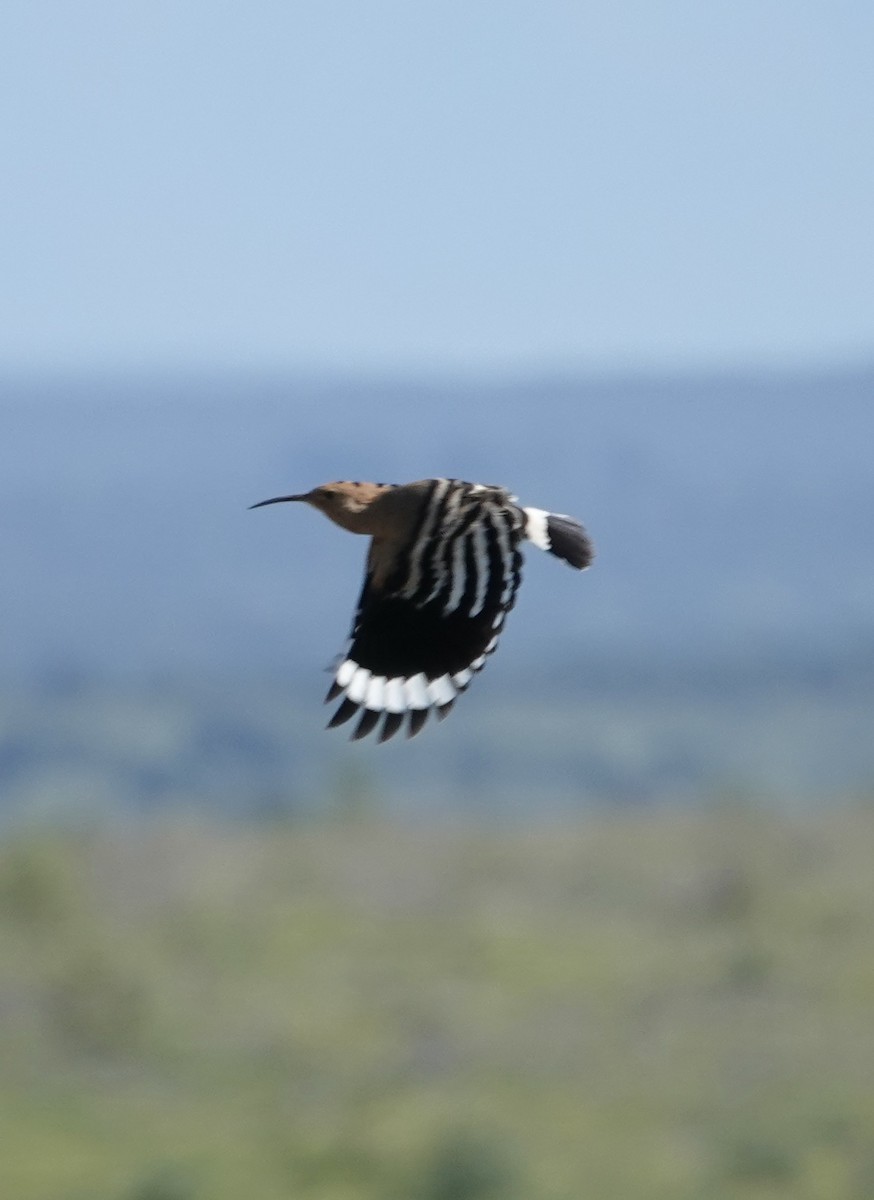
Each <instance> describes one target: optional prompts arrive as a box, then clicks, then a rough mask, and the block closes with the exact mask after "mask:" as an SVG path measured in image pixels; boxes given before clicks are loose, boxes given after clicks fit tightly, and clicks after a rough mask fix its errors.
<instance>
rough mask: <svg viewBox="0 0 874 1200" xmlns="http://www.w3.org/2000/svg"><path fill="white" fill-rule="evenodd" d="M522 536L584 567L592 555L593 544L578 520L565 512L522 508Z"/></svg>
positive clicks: (571, 564)
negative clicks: (523, 529)
mask: <svg viewBox="0 0 874 1200" xmlns="http://www.w3.org/2000/svg"><path fill="white" fill-rule="evenodd" d="M523 511H524V513H525V536H526V537H527V538H528V540H529V541H531V542H533V543H534V545H535V546H539V547H540V549H541V550H548V551H549V553H550V554H554V555H555V557H556V558H560V559H562V561H563V562H566V563H569V564H570V566H572V567H576V568H577V570H578V571H582V570H584V569H585V568H586V567H587V566H589V564H590V563H591V561H592V559H593V558H594V557H595V548H594V546H593V545H592V542H591V539H590V538H589V535H588V534H587V533H586V531H585V529H584V528H583V526H582V525H581V524H580V523H579V521H575V520H574V518H573V517H568V516H566V515H565V513H551V512H547V511H546V510H545V509H543V508H526V509H524V510H523Z"/></svg>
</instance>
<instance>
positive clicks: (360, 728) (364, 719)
mask: <svg viewBox="0 0 874 1200" xmlns="http://www.w3.org/2000/svg"><path fill="white" fill-rule="evenodd" d="M381 717H382V713H381V712H380V711H379V709H375V708H365V709H364V711H363V712H362V714H361V720H360V721H359V722H358V724H357V725H356V726H355V729H354V730H353V731H352V734H351V737H350V739H349V740H350V741H352V742H359V741H360V740H361V739H362V738H365V737H367V735H368V734H369V733H372V732H373V730H374V729H375V728H376V726H377V725H378V724H379V722H380V719H381Z"/></svg>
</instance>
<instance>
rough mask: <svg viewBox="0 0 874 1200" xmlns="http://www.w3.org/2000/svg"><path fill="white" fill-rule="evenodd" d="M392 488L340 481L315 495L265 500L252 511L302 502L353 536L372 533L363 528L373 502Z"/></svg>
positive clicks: (319, 488)
mask: <svg viewBox="0 0 874 1200" xmlns="http://www.w3.org/2000/svg"><path fill="white" fill-rule="evenodd" d="M390 486H391V485H390V484H385V483H359V482H357V481H356V482H355V483H352V482H350V481H348V480H338V481H337V482H335V483H323V484H320V485H319V487H314V488H313V489H312V491H309V492H301V493H300V494H299V495H294V496H274V497H273V499H272V500H261V501H260V502H259V503H258V504H253V505H252V508H263V507H264V505H265V504H285V503H287V502H289V501H291V500H302V501H304V503H305V504H311V505H312V507H313V508H317V509H318V510H319V512H323V513H324V514H325V516H326V517H329V518H330V519H331V520H332V521H334V522H335V523H336V524H337V525H340V526H342V528H343V529H348V530H350V531H351V532H352V533H368V532H370V530H369V529H367V528H364V527H362V517H363V515H364V514H366V512H367V509H368V508H369V506H370V505H371V504H372V502H373V501H374V500H375V499H376V497H377V496H379V495H380V494H381V493H382V492H384V491H386V490H387V489H388V488H389V487H390Z"/></svg>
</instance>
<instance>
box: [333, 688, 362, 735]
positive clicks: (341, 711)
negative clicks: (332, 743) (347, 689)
mask: <svg viewBox="0 0 874 1200" xmlns="http://www.w3.org/2000/svg"><path fill="white" fill-rule="evenodd" d="M359 707H360V706H359V705H358V704H356V703H355V701H354V700H350V699H349V697H348V696H347V697H346V698H345V699H344V701H343V703H342V704H341V705H340V707H339V708H338V709H337V711H336V712H335V713H334V715H333V717H331V719H330V721H329V722H328V724H327V726H326V728H327V729H336V728H337V726H338V725H345V723H346V722H347V721H350V720H351V719H352V718H353V717H354V716H355V714H356V713H357V712H358V709H359Z"/></svg>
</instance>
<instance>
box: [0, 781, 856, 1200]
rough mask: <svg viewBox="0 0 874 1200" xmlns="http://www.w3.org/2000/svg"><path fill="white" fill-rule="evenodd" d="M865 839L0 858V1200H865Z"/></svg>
mask: <svg viewBox="0 0 874 1200" xmlns="http://www.w3.org/2000/svg"><path fill="white" fill-rule="evenodd" d="M872 861H874V813H872V812H870V811H867V810H862V809H859V808H849V807H844V808H841V809H836V810H834V811H833V812H831V813H830V814H829V815H828V816H822V817H816V818H813V817H810V818H804V819H802V818H792V819H790V818H789V817H786V816H781V815H779V814H774V813H770V814H765V813H762V812H756V811H753V810H750V809H745V808H737V807H731V806H729V807H720V806H718V805H717V806H715V807H714V806H711V807H710V808H709V809H708V810H704V809H701V810H699V811H696V812H694V813H693V812H688V811H687V812H680V811H661V812H659V813H657V814H653V813H642V812H634V813H628V814H625V815H621V816H616V815H614V816H606V815H603V816H591V817H589V818H588V819H586V820H584V821H579V822H577V823H576V824H574V825H569V826H561V827H559V826H557V825H555V826H552V827H542V828H536V829H535V828H530V827H528V828H526V829H524V830H520V829H514V830H504V831H495V830H494V829H490V830H488V831H486V830H484V829H481V828H471V827H465V828H462V827H446V826H445V825H444V826H443V827H436V828H427V829H425V828H410V827H407V826H401V825H392V824H388V823H385V822H382V823H380V822H376V821H374V820H369V819H367V818H366V817H365V816H364V815H362V814H356V813H355V812H354V811H353V813H352V815H351V816H349V817H347V818H345V819H339V818H338V819H337V820H336V821H334V822H333V823H330V822H323V823H320V824H308V823H299V824H294V823H292V824H288V823H282V822H275V823H273V824H270V823H263V824H261V825H252V824H249V825H245V826H244V825H235V824H221V823H219V822H218V821H217V820H216V819H212V820H211V821H209V822H206V821H204V822H199V821H190V820H189V821H183V820H181V819H180V818H174V819H173V820H169V819H168V820H164V821H158V820H153V821H150V822H147V823H144V824H142V825H139V826H137V827H132V826H130V825H125V826H115V827H110V828H106V827H104V828H103V829H101V830H100V831H99V832H96V831H92V832H88V833H83V832H58V831H52V830H48V831H42V832H39V833H34V834H31V835H28V836H25V835H23V834H20V835H17V836H16V837H15V838H13V839H11V840H8V841H7V843H6V844H5V845H4V847H3V848H2V850H0V1013H2V1018H3V1019H2V1022H0V1062H2V1071H0V1145H2V1147H3V1151H2V1154H0V1195H3V1196H10V1197H12V1196H14V1197H15V1198H16V1200H240V1198H241V1197H246V1198H247V1200H248V1198H250V1197H251V1198H252V1200H280V1198H282V1200H287V1198H289V1197H295V1198H297V1197H300V1198H301V1200H309V1198H318V1200H490V1198H496V1197H500V1198H502V1200H503V1198H507V1200H513V1198H517V1200H579V1198H580V1197H593V1198H597V1200H602V1198H604V1200H611V1198H612V1197H616V1198H617V1200H644V1198H646V1200H702V1198H706V1200H734V1198H741V1197H743V1198H747V1197H749V1198H750V1200H780V1198H785V1200H867V1198H868V1197H870V1196H871V1195H872V1194H874V1139H872V1136H871V1130H872V1129H874V1090H872V1086H871V1081H872V1079H874V1039H872V1029H874V1016H872V1014H874V955H872V952H871V930H872V928H874V888H872V884H871V880H872V872H871V863H872Z"/></svg>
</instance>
